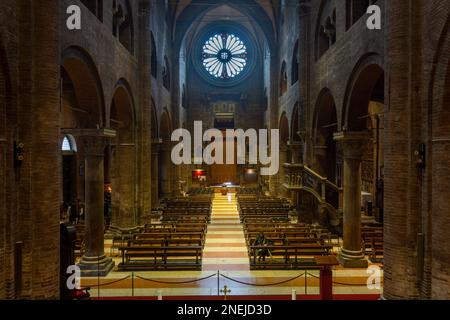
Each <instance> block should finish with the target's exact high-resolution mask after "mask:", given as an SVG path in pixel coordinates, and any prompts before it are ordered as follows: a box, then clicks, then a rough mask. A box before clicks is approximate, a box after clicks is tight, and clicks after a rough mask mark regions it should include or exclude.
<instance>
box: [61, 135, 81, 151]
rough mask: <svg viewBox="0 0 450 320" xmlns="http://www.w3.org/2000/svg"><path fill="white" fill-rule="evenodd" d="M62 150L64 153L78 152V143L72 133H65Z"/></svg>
mask: <svg viewBox="0 0 450 320" xmlns="http://www.w3.org/2000/svg"><path fill="white" fill-rule="evenodd" d="M61 151H62V152H64V153H75V152H77V145H76V142H75V139H74V138H73V137H72V136H71V135H65V136H64V138H63V141H62V145H61Z"/></svg>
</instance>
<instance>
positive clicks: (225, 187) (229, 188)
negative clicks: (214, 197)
mask: <svg viewBox="0 0 450 320" xmlns="http://www.w3.org/2000/svg"><path fill="white" fill-rule="evenodd" d="M211 188H212V189H213V190H214V193H221V194H224V195H226V194H228V193H237V191H238V189H239V188H240V186H239V185H236V184H233V183H231V182H227V183H224V184H217V185H212V186H211Z"/></svg>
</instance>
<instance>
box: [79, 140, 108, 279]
mask: <svg viewBox="0 0 450 320" xmlns="http://www.w3.org/2000/svg"><path fill="white" fill-rule="evenodd" d="M83 140H84V141H83V142H84V145H85V184H86V191H85V192H86V198H85V199H86V234H85V237H86V252H85V254H84V256H83V257H82V259H81V262H80V264H79V266H80V268H81V270H82V276H85V277H90V276H98V275H99V276H106V275H107V274H108V273H109V272H110V271H111V269H112V268H113V267H114V262H113V261H112V260H111V258H108V257H106V255H105V249H104V232H105V221H104V167H103V166H104V148H105V145H106V142H107V139H106V138H105V137H102V136H87V137H83Z"/></svg>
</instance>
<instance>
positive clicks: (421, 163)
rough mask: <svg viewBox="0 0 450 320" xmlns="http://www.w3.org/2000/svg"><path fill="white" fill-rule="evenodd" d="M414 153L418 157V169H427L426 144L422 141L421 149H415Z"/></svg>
mask: <svg viewBox="0 0 450 320" xmlns="http://www.w3.org/2000/svg"><path fill="white" fill-rule="evenodd" d="M414 155H415V156H416V157H417V169H418V170H419V171H420V172H422V171H423V170H425V166H426V163H425V160H426V159H425V157H426V145H425V144H424V143H421V144H420V146H419V149H418V150H416V151H414Z"/></svg>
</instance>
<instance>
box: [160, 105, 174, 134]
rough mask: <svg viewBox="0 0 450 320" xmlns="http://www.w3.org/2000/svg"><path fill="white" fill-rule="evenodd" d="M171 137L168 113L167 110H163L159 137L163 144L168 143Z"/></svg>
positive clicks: (170, 122) (170, 123)
mask: <svg viewBox="0 0 450 320" xmlns="http://www.w3.org/2000/svg"><path fill="white" fill-rule="evenodd" d="M171 135H172V121H171V118H170V113H169V111H168V110H167V108H164V110H163V112H162V114H161V120H160V124H159V136H160V137H161V139H163V142H167V141H170V137H171Z"/></svg>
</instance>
